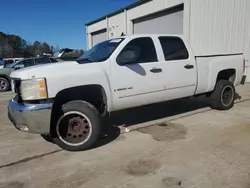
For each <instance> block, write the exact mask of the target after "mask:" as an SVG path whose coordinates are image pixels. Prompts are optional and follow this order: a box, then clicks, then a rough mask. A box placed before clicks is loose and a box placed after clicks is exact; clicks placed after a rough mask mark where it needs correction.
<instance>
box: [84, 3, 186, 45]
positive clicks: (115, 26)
mask: <svg viewBox="0 0 250 188" xmlns="http://www.w3.org/2000/svg"><path fill="white" fill-rule="evenodd" d="M184 1H185V0H153V1H150V2H148V3H145V4H142V5H141V6H138V7H135V8H132V9H129V10H127V11H126V10H125V11H124V12H122V13H119V14H116V15H114V16H112V17H110V18H107V20H105V19H104V20H102V21H99V22H97V23H94V24H92V25H89V26H87V29H86V31H87V32H88V33H87V36H88V37H87V38H88V39H87V41H88V44H87V48H88V49H89V48H90V47H92V46H91V44H92V42H91V33H93V32H96V31H99V30H102V29H104V28H108V29H107V30H108V36H109V39H110V38H115V37H118V36H120V35H121V33H122V32H123V33H124V34H132V33H133V20H134V19H137V18H140V17H143V16H146V15H150V14H153V13H155V12H159V11H162V10H164V9H167V8H170V7H173V6H176V5H179V4H182V3H184Z"/></svg>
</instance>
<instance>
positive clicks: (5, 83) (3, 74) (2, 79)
mask: <svg viewBox="0 0 250 188" xmlns="http://www.w3.org/2000/svg"><path fill="white" fill-rule="evenodd" d="M60 61H63V60H61V59H59V58H52V57H47V56H44V57H33V58H27V59H24V60H21V61H14V62H12V63H11V64H7V65H6V66H5V67H4V68H2V69H0V92H5V91H8V90H10V87H11V85H10V77H9V76H10V74H11V72H12V71H14V70H18V69H22V68H26V67H31V66H35V65H41V64H47V63H56V62H60Z"/></svg>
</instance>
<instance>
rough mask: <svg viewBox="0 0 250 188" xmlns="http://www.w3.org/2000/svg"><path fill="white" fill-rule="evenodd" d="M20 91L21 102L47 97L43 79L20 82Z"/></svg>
mask: <svg viewBox="0 0 250 188" xmlns="http://www.w3.org/2000/svg"><path fill="white" fill-rule="evenodd" d="M20 90H21V97H22V99H23V100H37V99H46V98H47V97H48V94H47V87H46V81H45V79H44V78H41V79H31V80H22V82H21V89H20Z"/></svg>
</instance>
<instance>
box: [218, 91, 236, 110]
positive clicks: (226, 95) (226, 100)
mask: <svg viewBox="0 0 250 188" xmlns="http://www.w3.org/2000/svg"><path fill="white" fill-rule="evenodd" d="M234 95H235V94H234V89H233V87H232V86H226V87H225V88H224V89H223V90H222V92H221V102H222V104H223V105H224V106H230V105H231V103H232V102H233V100H234Z"/></svg>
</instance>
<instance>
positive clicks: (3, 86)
mask: <svg viewBox="0 0 250 188" xmlns="http://www.w3.org/2000/svg"><path fill="white" fill-rule="evenodd" d="M6 88H7V82H6V81H5V80H2V79H0V90H2V91H3V90H6Z"/></svg>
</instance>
